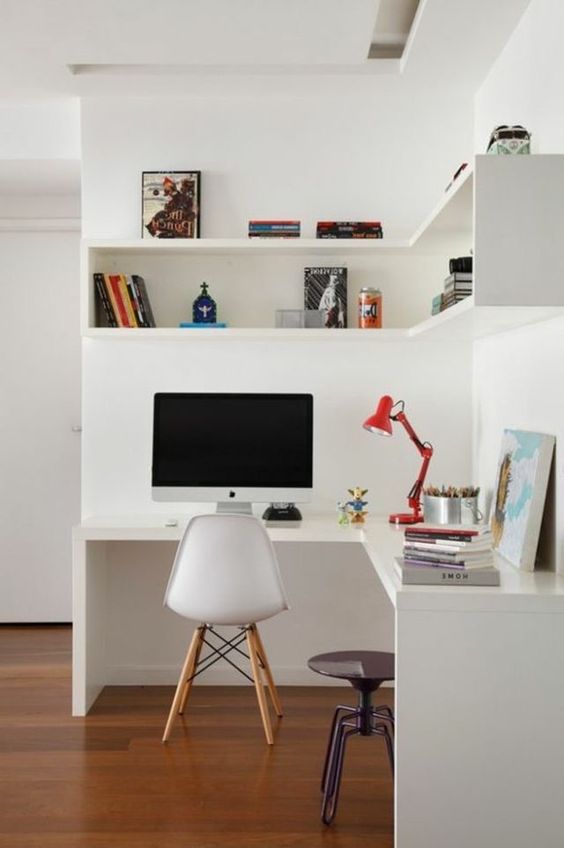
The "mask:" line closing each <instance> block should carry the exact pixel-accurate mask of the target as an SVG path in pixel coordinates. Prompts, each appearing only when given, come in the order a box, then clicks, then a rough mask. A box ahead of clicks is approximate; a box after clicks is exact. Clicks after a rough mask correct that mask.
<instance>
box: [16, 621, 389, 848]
mask: <svg viewBox="0 0 564 848" xmlns="http://www.w3.org/2000/svg"><path fill="white" fill-rule="evenodd" d="M70 647H71V630H70V628H69V627H5V626H3V627H0V846H1V848H24V846H25V848H83V846H84V848H86V846H87V848H106V846H120V848H129V846H131V848H161V846H162V848H164V846H167V848H177V846H178V848H181V846H182V848H216V846H222V848H223V846H225V848H263V846H265V848H270V847H271V846H272V848H306V846H307V848H317V846H330V847H331V848H341V846H342V848H353V846H354V848H363V847H364V846H370V848H392V846H393V835H392V834H393V812H392V806H393V791H392V781H391V778H390V774H389V770H388V765H387V762H386V758H385V752H384V745H383V744H382V740H380V739H379V738H377V737H375V738H370V739H366V738H364V739H363V738H360V737H359V738H353V739H352V740H351V744H350V748H349V750H348V752H347V761H346V764H345V774H344V778H343V784H342V791H341V799H340V806H339V810H338V813H337V817H336V819H335V822H334V824H333V825H332V826H331V827H329V828H327V827H325V826H324V825H322V824H321V823H320V820H319V807H320V791H319V778H320V772H321V766H322V761H323V755H324V749H325V743H326V734H327V731H328V725H329V721H330V718H331V714H332V710H333V707H334V706H335V705H336V703H354V698H353V692H352V690H351V689H350V688H349V689H346V690H345V689H334V688H331V689H330V688H319V687H311V688H309V687H308V688H303V687H284V688H281V690H280V693H281V696H282V701H283V706H284V710H285V715H284V718H283V719H281V720H280V721H279V722H278V723H275V725H274V726H275V744H274V746H273V747H272V748H268V747H267V745H266V744H265V741H264V735H263V730H262V726H261V722H260V717H259V713H258V709H257V705H256V698H255V693H254V690H253V688H252V687H251V686H250V685H249V686H246V685H244V686H241V687H207V686H196V687H194V689H193V694H192V696H191V702H190V709H189V711H188V712H187V714H186V716H185V717H184V719H183V720H181V721H179V722H178V724H177V725H176V726H175V728H174V731H173V734H172V737H171V741H170V743H169V744H168V745H162V744H161V741H160V739H161V735H162V731H163V726H164V722H165V719H166V714H167V710H168V707H169V705H170V701H171V698H172V694H173V689H172V688H171V687H148V688H143V687H112V688H107V689H106V690H105V691H104V692H103V693H102V695H101V696H100V698H99V699H98V702H97V703H96V705H95V707H94V709H93V711H92V712H91V713H90V714H89V715H88V716H87V717H86V718H72V717H71V715H70V706H71V679H70V662H71V657H70ZM392 694H393V693H392V690H390V689H387V690H383V693H382V697H381V698H379V700H380V702H387V703H391V698H392Z"/></svg>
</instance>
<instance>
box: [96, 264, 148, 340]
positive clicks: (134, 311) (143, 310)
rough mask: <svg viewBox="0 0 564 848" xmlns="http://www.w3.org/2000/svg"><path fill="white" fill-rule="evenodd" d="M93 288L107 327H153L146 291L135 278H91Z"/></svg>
mask: <svg viewBox="0 0 564 848" xmlns="http://www.w3.org/2000/svg"><path fill="white" fill-rule="evenodd" d="M94 285H95V287H96V293H97V296H98V301H99V302H100V303H101V305H102V308H103V311H104V315H105V318H106V321H107V324H108V326H110V327H154V326H155V318H154V316H153V310H152V309H151V303H150V301H149V295H148V294H147V287H146V285H145V281H144V280H143V277H140V276H139V275H138V274H100V273H96V274H94Z"/></svg>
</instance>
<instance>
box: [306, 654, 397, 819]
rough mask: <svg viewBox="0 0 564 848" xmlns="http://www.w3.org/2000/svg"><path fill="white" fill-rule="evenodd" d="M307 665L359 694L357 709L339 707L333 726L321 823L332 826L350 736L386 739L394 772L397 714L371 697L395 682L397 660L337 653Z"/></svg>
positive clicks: (387, 656) (387, 657)
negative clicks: (388, 682) (351, 687)
mask: <svg viewBox="0 0 564 848" xmlns="http://www.w3.org/2000/svg"><path fill="white" fill-rule="evenodd" d="M307 664H308V666H309V667H310V668H311V670H312V671H316V672H317V673H318V674H325V675H327V676H328V677H339V678H342V679H343V680H348V681H349V683H350V684H351V685H352V686H353V687H354V688H355V689H356V690H357V691H358V706H357V707H347V706H344V705H342V704H339V706H338V707H336V709H335V713H334V715H333V722H332V724H331V732H330V734H329V743H328V745H327V754H326V755H325V765H324V766H323V777H322V778H321V791H322V792H323V803H322V805H321V820H322V821H323V822H324V824H331V822H332V821H333V819H334V817H335V813H336V812H337V802H338V800H339V789H340V785H341V775H342V773H343V762H344V758H345V746H346V743H347V740H348V739H350V737H351V736H383V737H384V741H385V743H386V748H387V751H388V759H389V761H390V767H391V769H392V774H393V772H394V742H393V732H394V724H395V719H394V713H393V711H392V710H391V709H390V707H388V706H385V705H384V706H380V707H374V706H373V705H372V693H373V692H375V691H376V689H378V687H379V686H380V684H381V683H383V682H384V680H394V679H395V672H394V667H395V657H394V654H391V653H385V652H382V651H335V652H333V653H330V654H318V655H317V656H315V657H311V659H309V660H308V663H307ZM390 731H391V732H390Z"/></svg>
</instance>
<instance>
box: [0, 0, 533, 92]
mask: <svg viewBox="0 0 564 848" xmlns="http://www.w3.org/2000/svg"><path fill="white" fill-rule="evenodd" d="M528 2H529V0H496V2H495V3H492V2H491V0H421V2H420V3H419V9H418V12H417V15H416V21H415V25H414V27H413V31H412V33H411V36H410V39H409V41H408V45H407V49H406V51H405V52H404V57H403V59H402V60H401V62H402V64H400V62H399V61H398V60H380V59H372V60H369V59H368V58H367V57H368V54H369V50H370V45H371V42H372V40H373V37H374V31H375V26H376V37H377V38H378V37H380V38H381V39H383V40H385V39H386V38H387V39H392V38H394V37H395V36H397V35H398V33H397V32H396V33H395V35H394V30H398V29H399V30H403V33H402V32H400V33H399V34H400V36H401V37H402V38H405V35H406V33H405V29H406V26H408V22H409V17H410V15H411V14H413V8H414V6H416V5H417V4H416V0H283V1H282V0H205V2H204V0H48V2H47V0H1V2H0V10H1V13H2V14H1V21H2V24H1V27H0V100H10V99H20V100H21V99H37V98H44V97H61V96H89V95H100V96H106V95H108V96H111V95H113V94H121V95H123V94H131V95H145V94H159V93H163V94H168V93H173V94H188V95H189V94H191V93H198V94H202V93H203V94H205V93H206V89H207V88H208V87H209V88H210V90H214V91H217V90H219V86H218V83H217V77H220V78H221V82H222V86H224V88H223V90H224V91H226V92H227V93H229V87H230V86H231V85H232V83H233V80H237V79H239V80H241V78H245V81H244V82H241V81H239V82H236V88H237V89H238V90H246V87H247V86H248V87H249V90H250V91H251V92H252V93H255V91H256V90H257V84H256V78H257V77H264V76H266V77H273V76H275V77H276V76H278V77H280V76H282V77H284V76H290V75H291V76H295V75H298V74H299V75H304V76H306V77H311V76H315V77H327V76H328V75H330V76H333V77H334V76H344V77H350V76H351V75H357V76H368V77H370V78H372V77H373V76H374V75H376V76H380V74H381V73H382V72H384V73H385V74H386V75H388V76H392V77H395V76H396V75H397V74H399V73H400V71H402V72H403V76H404V77H410V78H411V81H412V82H413V81H415V82H416V83H418V84H424V83H425V82H426V81H428V82H430V81H433V82H436V81H437V80H439V81H440V80H442V81H443V82H445V83H448V84H451V83H452V79H453V77H454V78H455V80H456V82H457V84H458V85H460V86H461V87H462V88H464V89H465V90H467V87H468V86H474V87H476V86H477V85H479V83H480V82H481V80H482V79H483V78H484V76H485V74H486V73H487V70H488V69H489V67H490V66H491V64H492V62H493V60H494V59H495V57H496V56H497V55H498V54H499V52H500V50H501V48H502V47H503V45H504V44H505V42H506V41H507V39H508V37H509V35H510V34H511V32H512V30H513V29H514V27H515V25H516V23H517V21H518V19H519V17H520V15H521V14H522V12H523V11H524V9H525V8H526V6H527V5H528ZM406 21H407V23H406ZM378 33H379V36H378ZM69 66H73V67H74V69H75V71H76V70H78V71H79V72H78V73H74V74H72V73H70V72H69ZM210 79H212V80H213V79H215V81H214V82H211V83H210V82H209V80H210ZM324 84H325V85H326V84H327V83H326V82H325V83H324Z"/></svg>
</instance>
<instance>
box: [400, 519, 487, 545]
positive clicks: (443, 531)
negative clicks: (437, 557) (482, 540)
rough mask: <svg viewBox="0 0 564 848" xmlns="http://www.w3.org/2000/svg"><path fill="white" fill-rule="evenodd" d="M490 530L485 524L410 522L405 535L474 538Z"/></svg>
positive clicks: (485, 534)
mask: <svg viewBox="0 0 564 848" xmlns="http://www.w3.org/2000/svg"><path fill="white" fill-rule="evenodd" d="M490 533H491V530H490V528H489V526H488V525H487V524H425V523H421V524H411V525H410V526H409V527H408V528H407V529H406V530H405V536H406V537H407V536H416V537H417V538H420V537H421V536H432V537H433V538H441V539H442V538H444V537H445V536H456V537H460V539H461V540H463V541H464V540H468V539H474V538H476V537H481V536H487V535H488V534H490Z"/></svg>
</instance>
